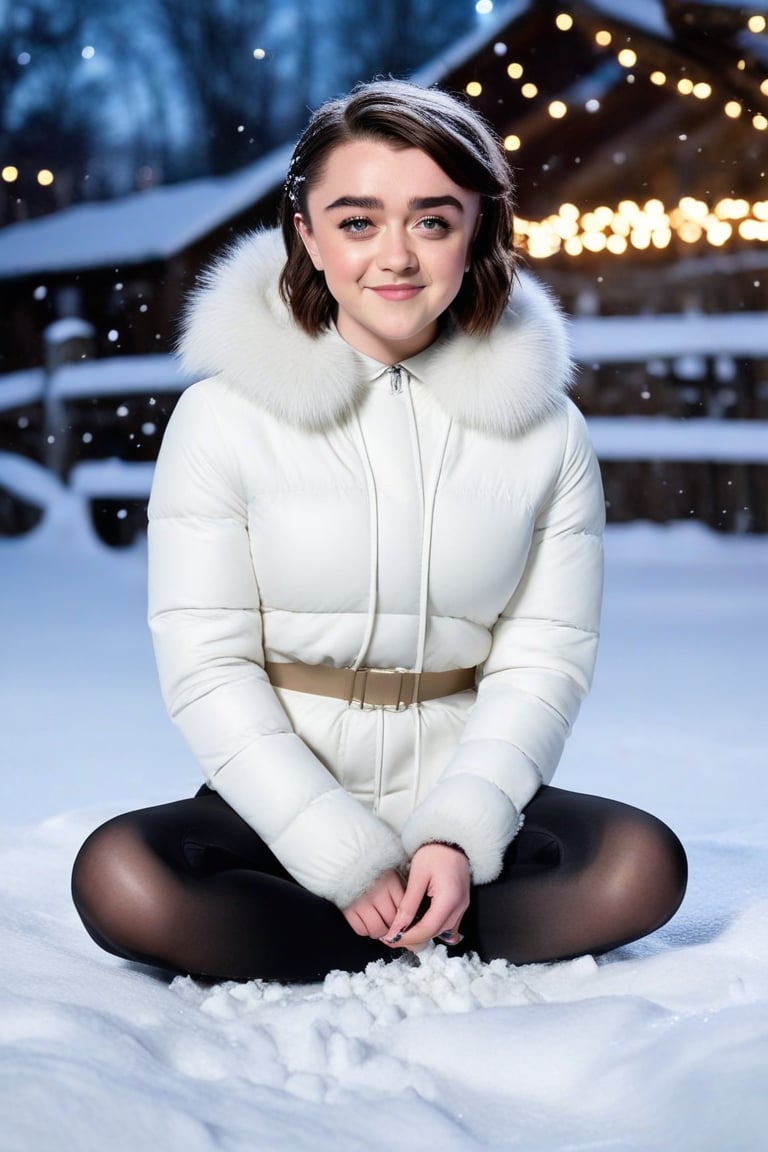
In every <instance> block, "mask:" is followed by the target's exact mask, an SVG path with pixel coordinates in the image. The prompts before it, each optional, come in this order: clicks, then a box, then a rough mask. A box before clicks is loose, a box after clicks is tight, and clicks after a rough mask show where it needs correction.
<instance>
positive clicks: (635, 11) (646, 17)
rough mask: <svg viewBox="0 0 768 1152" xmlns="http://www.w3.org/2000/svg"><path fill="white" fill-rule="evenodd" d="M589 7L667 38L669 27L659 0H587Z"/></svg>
mask: <svg viewBox="0 0 768 1152" xmlns="http://www.w3.org/2000/svg"><path fill="white" fill-rule="evenodd" d="M589 4H590V7H591V8H594V9H595V11H597V12H602V13H604V14H605V15H606V16H613V17H614V18H615V19H616V20H621V21H623V22H624V23H625V24H634V25H635V26H636V27H637V28H642V30H643V31H644V32H650V33H652V34H653V35H654V36H661V37H664V38H667V39H668V38H669V35H670V29H669V24H668V23H667V18H666V16H665V15H664V5H663V4H662V3H661V0H589Z"/></svg>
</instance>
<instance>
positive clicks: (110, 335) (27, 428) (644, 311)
mask: <svg viewBox="0 0 768 1152" xmlns="http://www.w3.org/2000/svg"><path fill="white" fill-rule="evenodd" d="M767 29H768V4H765V3H763V4H757V3H755V4H749V5H741V4H739V5H736V4H733V3H723V2H720V3H709V2H701V0H699V2H693V0H574V2H565V0H559V2H555V0H517V2H511V3H507V4H505V5H501V4H497V6H496V10H495V12H494V14H493V16H492V17H488V18H487V23H486V24H485V25H483V26H482V27H481V29H480V30H479V31H478V33H477V34H475V35H473V36H472V37H470V38H468V39H467V40H466V41H465V42H463V43H461V44H459V45H457V46H456V47H455V48H454V49H453V50H451V51H450V52H449V53H446V54H444V55H443V56H441V57H440V58H439V59H438V60H436V61H434V62H433V63H432V65H431V66H430V67H429V68H427V69H425V70H423V71H422V72H421V73H420V74H419V75H418V77H417V79H418V80H419V81H420V82H421V83H428V84H432V83H434V84H438V85H440V86H441V87H444V88H446V89H448V90H451V91H459V92H464V93H466V95H467V98H468V99H469V100H470V101H471V102H472V103H473V105H474V106H476V107H477V108H478V109H479V110H480V111H481V112H482V113H483V114H484V115H485V116H486V117H487V118H488V119H489V120H490V121H491V122H492V123H493V124H494V126H495V127H496V128H497V130H498V131H499V132H500V134H501V135H502V137H503V138H504V142H505V147H506V149H507V152H508V155H509V159H510V163H511V164H512V165H513V167H514V169H515V171H516V174H517V179H518V194H517V210H518V211H517V215H518V237H517V240H518V245H519V248H520V251H521V257H522V259H523V260H524V261H525V262H526V263H527V264H528V265H529V266H530V267H532V268H533V269H534V270H535V271H536V272H537V273H538V274H539V275H540V276H542V277H543V278H544V279H545V280H546V281H548V282H549V283H550V285H551V286H552V287H553V288H554V290H555V291H556V293H557V294H558V295H559V297H560V298H561V299H562V301H563V303H564V305H565V307H566V309H567V310H568V311H569V312H570V313H571V314H572V316H573V317H574V325H573V327H574V345H575V355H576V359H577V361H578V362H579V365H580V373H579V379H578V384H577V400H578V402H579V404H580V405H581V407H582V408H583V410H584V411H585V412H586V413H587V415H588V418H589V419H590V421H591V424H592V428H593V435H594V437H595V442H596V445H597V448H598V453H599V455H600V458H601V463H602V467H603V475H604V480H605V485H606V495H607V503H608V513H609V518H611V519H613V520H626V519H633V518H636V517H645V518H650V519H654V520H659V521H665V520H670V519H679V518H681V517H684V518H698V519H701V520H704V521H706V522H708V523H710V524H712V525H713V526H716V527H718V528H720V529H723V530H730V531H766V530H768V481H767V479H766V477H767V476H768V467H767V465H768V434H767V433H766V429H768V424H765V423H764V421H766V419H768V311H767V309H768V303H767V301H768V243H766V242H767V241H768V182H767V181H766V168H767V167H768V31H767ZM286 162H287V152H286V150H281V151H280V152H279V153H276V154H274V155H272V156H270V157H267V158H265V159H264V160H263V161H261V162H260V163H259V164H257V165H254V166H252V167H251V168H250V169H247V170H244V171H243V172H241V173H237V174H235V175H234V176H231V177H226V178H220V179H219V180H217V181H197V182H194V184H190V185H185V186H179V187H176V188H161V189H157V190H154V191H152V192H151V193H144V194H141V195H137V196H134V197H129V198H127V199H126V200H124V201H121V202H117V203H112V204H104V205H90V206H78V207H77V208H73V209H70V210H67V211H65V212H61V213H59V214H58V215H57V216H55V217H49V218H45V219H43V220H37V221H32V222H30V223H28V224H21V225H14V226H11V227H10V228H6V229H5V230H3V231H2V232H0V325H2V328H0V340H1V341H2V343H1V344H0V349H1V350H2V360H0V372H2V373H3V375H0V451H3V450H4V451H15V452H19V451H21V452H24V453H26V454H27V455H29V456H31V457H33V458H36V459H38V460H46V461H47V463H48V464H49V466H50V467H52V468H53V469H54V470H56V471H58V472H59V473H60V474H61V475H63V476H65V477H70V476H72V477H74V478H75V479H76V480H77V482H78V483H80V484H82V485H83V490H84V491H86V492H87V493H88V495H89V496H90V497H93V498H94V500H96V503H97V504H98V499H97V498H100V500H101V503H100V504H99V507H100V508H101V512H100V513H98V515H102V513H103V509H104V508H105V507H109V508H113V505H114V504H115V501H116V502H117V505H118V506H119V508H120V510H122V511H124V509H123V507H122V505H123V504H125V501H122V503H121V495H122V496H127V495H128V493H127V491H126V492H123V493H122V494H121V492H120V491H119V490H115V487H116V488H117V489H119V488H120V485H121V484H122V485H123V486H124V487H125V486H126V485H127V481H126V480H125V479H124V477H125V475H126V473H125V470H123V473H122V476H123V478H122V479H121V478H118V476H117V474H115V480H114V483H113V486H112V489H110V491H109V492H107V488H108V487H109V485H108V484H107V482H106V480H105V479H104V475H105V473H104V470H103V469H102V470H101V471H100V472H99V470H98V469H97V467H96V464H97V462H98V461H99V460H104V459H105V458H107V457H113V458H117V459H119V460H123V461H125V462H127V463H134V464H137V465H138V464H147V463H151V460H152V459H153V458H154V454H155V453H156V450H157V444H158V443H159V437H160V434H161V432H162V428H163V427H164V423H165V420H166V419H167V415H168V413H169V412H170V410H171V408H172V405H173V402H174V399H175V396H176V395H177V394H178V391H179V390H180V389H181V388H182V387H184V385H185V383H186V382H185V381H183V380H182V379H181V378H180V377H179V376H178V373H177V371H176V370H175V368H173V367H172V365H170V364H168V363H167V362H166V363H165V367H163V366H162V365H163V357H164V356H166V355H167V353H168V352H169V351H170V348H171V346H172V342H173V334H174V324H175V319H176V317H177V315H178V311H179V308H180V304H181V300H182V297H183V294H184V292H185V291H186V290H187V288H188V287H189V286H190V284H191V283H192V279H193V277H194V274H195V272H196V271H197V270H198V269H199V267H200V266H201V265H202V264H204V263H206V261H207V260H208V259H209V258H210V256H211V255H212V254H213V252H215V251H216V250H217V249H219V248H220V247H221V245H222V244H223V243H224V242H226V240H227V239H228V238H229V237H231V236H232V235H233V234H234V233H236V232H238V231H241V230H242V229H243V228H247V227H251V226H253V225H255V224H257V223H261V222H270V223H271V222H272V220H273V219H274V213H275V205H276V200H277V195H278V193H279V189H280V184H281V180H282V174H283V172H284V169H285V165H286ZM62 320H65V321H69V322H70V325H71V324H72V323H74V324H75V327H74V328H72V327H71V326H70V327H69V328H68V327H67V325H66V324H65V325H64V326H63V328H62V326H61V323H60V322H61V321H62ZM77 322H80V327H78V326H77ZM83 324H84V325H85V327H83V326H82V325H83ZM51 325H53V327H52V328H51ZM62 334H63V335H62ZM117 358H122V365H121V366H120V368H119V369H118V365H117V364H116V363H115V361H116V359H117ZM83 359H85V360H87V361H90V363H88V365H87V367H88V372H87V373H85V372H84V371H83V369H84V368H85V365H83V364H82V363H81V361H82V360H83ZM107 359H108V360H109V364H107ZM67 361H74V363H70V364H68V365H66V362H67ZM62 362H64V364H62ZM151 363H154V365H155V368H154V369H153V370H152V371H155V372H156V378H155V377H153V376H152V374H151V372H150V374H149V375H148V374H147V368H148V366H149V365H150V364H151ZM65 365H66V366H65ZM153 381H154V383H153ZM44 398H45V402H44ZM150 402H152V403H150ZM150 409H151V411H150ZM149 428H151V429H152V432H151V433H148V432H147V431H146V430H147V429H149ZM84 464H85V465H90V472H89V470H88V468H84V467H83V465H84ZM88 476H90V477H91V479H88ZM99 476H101V479H99V480H97V477H99ZM141 483H144V481H142V482H141ZM1 484H2V480H1V477H0V486H1ZM99 485H101V488H99ZM139 488H141V484H140V485H139ZM107 498H109V500H110V501H111V502H112V503H111V504H107ZM131 499H132V501H133V503H132V504H131V505H130V515H127V516H123V518H122V521H121V522H120V523H117V522H114V523H112V522H111V521H110V523H111V527H109V525H107V526H106V527H105V528H104V533H105V534H106V535H107V536H109V537H110V538H114V540H115V542H119V541H125V540H127V539H130V538H131V536H132V534H133V533H134V532H135V531H136V530H137V528H138V527H139V526H140V525H141V523H142V520H143V497H142V493H141V491H139V492H133V494H132V497H131ZM17 505H18V502H17ZM17 505H16V506H17ZM4 506H6V507H8V506H9V505H8V501H7V500H6V502H5V505H4V503H3V501H2V499H0V521H3V520H4V521H5V527H4V528H3V525H2V524H0V531H2V530H5V531H9V530H14V528H13V525H12V524H11V520H13V515H15V516H16V519H15V521H13V522H14V523H15V524H16V526H17V530H22V529H23V526H24V524H22V521H24V517H23V516H22V517H21V520H19V517H18V514H17V513H13V514H11V513H7V514H6V515H5V516H4V514H3V507H4ZM111 515H112V513H111V512H110V513H109V515H108V517H107V519H109V516H111ZM102 519H103V516H102ZM24 523H26V521H24Z"/></svg>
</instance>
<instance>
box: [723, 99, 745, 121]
mask: <svg viewBox="0 0 768 1152" xmlns="http://www.w3.org/2000/svg"><path fill="white" fill-rule="evenodd" d="M725 114H726V116H730V118H731V120H738V118H739V116H741V104H739V102H738V100H729V101H728V103H727V104H726V106H725Z"/></svg>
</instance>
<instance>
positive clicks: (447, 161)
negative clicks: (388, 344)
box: [280, 80, 515, 336]
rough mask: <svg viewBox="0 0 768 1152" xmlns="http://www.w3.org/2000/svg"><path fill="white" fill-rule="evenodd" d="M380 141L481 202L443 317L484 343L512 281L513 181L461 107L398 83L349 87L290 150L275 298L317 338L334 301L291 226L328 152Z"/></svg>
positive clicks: (484, 128) (491, 139) (477, 121)
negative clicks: (421, 159)
mask: <svg viewBox="0 0 768 1152" xmlns="http://www.w3.org/2000/svg"><path fill="white" fill-rule="evenodd" d="M360 139H367V140H381V141H383V142H385V143H387V144H389V145H391V146H393V147H395V148H418V149H420V150H421V151H422V152H425V153H426V154H427V156H429V157H431V159H432V160H434V161H435V163H436V164H437V165H438V166H439V167H440V168H442V170H443V171H444V172H445V174H446V175H447V176H448V177H450V179H451V180H453V182H454V184H458V185H459V186H460V187H462V188H466V189H467V190H468V191H471V192H477V193H479V194H480V198H481V199H480V205H481V211H482V214H483V215H482V220H481V222H480V228H479V231H478V234H477V236H476V238H475V240H474V243H473V245H472V265H471V267H470V270H469V272H468V273H467V275H466V276H465V277H464V281H463V283H462V286H461V288H460V289H459V292H458V294H457V296H456V297H455V299H454V300H453V302H452V303H451V305H450V307H449V309H448V313H449V315H450V317H451V319H452V320H453V322H454V323H455V324H457V325H458V326H459V328H461V329H463V330H464V331H465V332H474V333H477V334H479V335H485V334H487V333H488V332H490V331H491V330H492V329H493V327H494V326H495V325H496V323H497V321H498V319H499V317H500V316H501V313H502V312H503V311H504V308H505V306H506V303H507V300H508V298H509V293H510V289H511V287H512V279H513V276H514V271H515V256H514V249H513V196H514V184H513V179H512V172H511V170H510V167H509V165H508V163H507V161H506V157H505V154H504V149H503V146H502V144H501V142H500V140H499V138H498V137H497V135H496V133H495V132H494V131H493V129H492V128H490V127H489V126H488V125H487V124H486V122H485V121H484V120H483V119H482V117H480V116H479V115H478V114H477V113H476V112H475V111H474V110H473V109H471V108H470V107H469V106H468V105H467V104H465V103H464V102H462V101H461V100H459V99H458V98H457V97H455V96H451V95H449V94H448V93H446V92H441V91H439V90H437V89H435V88H421V87H419V86H418V85H416V84H411V83H410V82H408V81H405V80H376V81H373V82H372V83H370V84H360V85H358V86H357V87H356V88H355V89H354V90H353V91H352V92H351V94H350V95H349V96H346V97H344V98H342V99H339V100H329V101H328V102H327V103H325V104H323V105H321V107H320V108H318V109H317V111H316V112H315V113H314V114H313V116H312V118H311V120H310V121H309V124H308V125H307V127H306V129H305V130H304V133H303V134H302V136H301V138H300V139H299V142H298V143H297V145H296V147H295V149H294V152H293V157H292V159H291V163H290V165H289V168H288V177H287V179H286V182H285V186H284V188H283V196H282V202H281V205H280V220H281V226H282V230H283V239H284V241H285V249H286V252H287V257H288V258H287V260H286V263H285V266H284V268H283V270H282V273H281V275H280V294H281V296H282V297H283V299H284V300H285V302H286V304H287V305H288V307H289V308H290V309H291V312H292V313H293V315H294V318H295V319H296V321H297V323H299V324H300V325H301V327H302V328H304V329H305V330H306V331H307V332H309V333H310V335H312V336H317V335H318V334H319V333H320V332H321V331H323V330H324V329H325V328H327V327H328V326H329V325H330V324H331V322H332V321H333V319H334V315H335V301H334V299H333V297H332V296H331V294H330V292H329V291H328V288H327V285H326V282H325V277H324V275H323V273H322V272H318V271H317V270H316V268H315V267H314V265H313V264H312V261H311V260H310V258H309V256H308V254H307V252H306V249H305V248H304V245H303V243H302V241H301V238H300V237H299V236H298V234H297V232H296V228H295V226H294V221H293V218H294V215H295V214H296V212H301V213H302V215H303V216H305V218H306V219H307V220H309V215H308V213H307V195H308V193H309V190H310V189H311V188H312V187H313V186H314V185H315V184H317V182H318V181H319V180H320V179H322V175H323V171H324V168H325V164H326V162H327V159H328V157H329V155H330V154H331V152H332V151H333V150H334V149H335V148H337V147H339V146H340V145H341V144H348V143H350V141H353V140H360Z"/></svg>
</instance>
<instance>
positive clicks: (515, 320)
mask: <svg viewBox="0 0 768 1152" xmlns="http://www.w3.org/2000/svg"><path fill="white" fill-rule="evenodd" d="M284 261H285V250H284V247H283V241H282V236H281V234H280V232H279V231H278V230H277V229H275V230H270V231H261V232H254V233H251V234H249V235H247V236H245V237H243V238H242V239H241V240H240V241H239V242H238V243H237V244H235V245H234V246H233V247H232V248H231V249H229V251H227V252H226V253H225V254H224V255H223V256H222V257H220V258H219V259H218V260H217V261H216V262H215V263H214V264H213V265H212V267H210V268H209V269H208V270H207V271H206V272H205V273H204V275H203V277H202V280H201V283H200V286H199V287H198V288H197V289H196V290H195V292H194V293H193V295H192V297H191V299H190V301H189V304H188V306H187V309H186V313H185V317H184V328H183V334H182V337H181V339H180V341H179V354H180V356H181V359H182V363H183V366H184V368H185V370H186V371H187V372H189V373H191V374H192V375H194V376H196V377H200V376H206V377H207V376H216V375H221V376H222V377H224V378H225V379H226V380H227V382H228V383H229V384H230V386H231V387H233V388H235V389H236V390H237V391H238V392H240V393H241V394H242V395H244V396H246V397H247V398H248V399H250V400H251V401H252V402H253V403H254V404H256V405H258V406H259V407H260V408H262V409H264V410H265V411H266V412H268V413H270V415H272V416H273V417H275V418H276V419H278V420H280V421H283V422H285V423H288V424H291V425H293V426H295V427H299V428H303V429H305V430H306V431H322V430H323V429H326V428H330V427H331V426H333V425H334V424H337V423H340V422H343V421H344V420H346V419H347V418H348V417H349V415H350V414H351V413H352V412H353V411H354V409H355V407H356V406H357V405H358V404H359V403H360V401H361V400H362V398H363V395H364V394H365V391H366V387H367V376H366V372H365V370H364V361H363V359H362V358H361V357H360V356H359V355H358V354H357V353H356V352H355V350H354V349H353V348H352V347H351V346H350V345H348V344H346V343H345V342H344V341H343V340H341V339H340V338H339V336H338V335H337V334H336V333H335V332H325V333H322V334H321V335H320V336H318V337H312V336H309V335H308V334H307V333H306V332H304V330H303V329H302V328H300V327H299V325H298V324H296V322H295V321H294V320H293V318H292V316H291V314H290V312H289V310H288V309H287V308H286V306H285V304H284V303H283V301H282V299H281V298H280V295H279V292H278V277H279V274H280V270H281V268H282V265H283V263H284ZM571 378H572V364H571V360H570V356H569V348H568V338H567V332H566V325H565V320H564V318H563V315H562V313H561V311H560V309H559V306H558V305H557V303H556V302H555V301H554V300H553V298H552V296H551V295H550V293H549V292H548V290H547V289H545V288H544V287H543V285H542V284H541V283H540V282H539V281H537V280H536V279H535V278H534V277H532V276H531V275H530V274H528V273H522V274H521V275H520V278H519V282H518V283H516V284H515V287H514V290H513V292H512V295H511V297H510V302H509V305H508V307H507V309H506V311H505V312H504V314H503V316H502V318H501V320H500V322H499V324H498V325H497V326H496V328H495V329H494V331H493V332H492V333H491V334H490V335H489V336H473V335H468V334H466V333H464V332H461V331H459V330H454V331H452V332H451V333H449V334H446V335H444V336H443V337H442V338H441V339H440V340H439V341H438V343H437V344H436V345H434V349H433V351H432V352H431V355H430V370H429V380H428V383H429V387H430V389H431V390H432V392H433V395H434V397H435V399H436V400H437V402H438V403H439V404H440V406H441V407H442V408H443V409H444V411H446V412H447V414H448V415H449V416H451V417H452V418H453V419H455V420H456V421H458V422H459V423H460V424H463V425H464V426H466V427H469V428H473V429H475V430H477V431H480V432H484V433H487V434H491V435H496V436H514V435H519V434H520V433H522V432H524V431H526V430H527V429H528V428H530V427H532V426H533V425H535V424H538V423H539V422H540V421H541V420H543V419H544V418H546V417H547V416H549V415H550V414H552V413H553V412H554V411H556V410H558V409H560V408H561V407H562V406H563V403H564V400H565V396H566V393H567V391H568V387H569V384H570V381H571Z"/></svg>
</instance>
